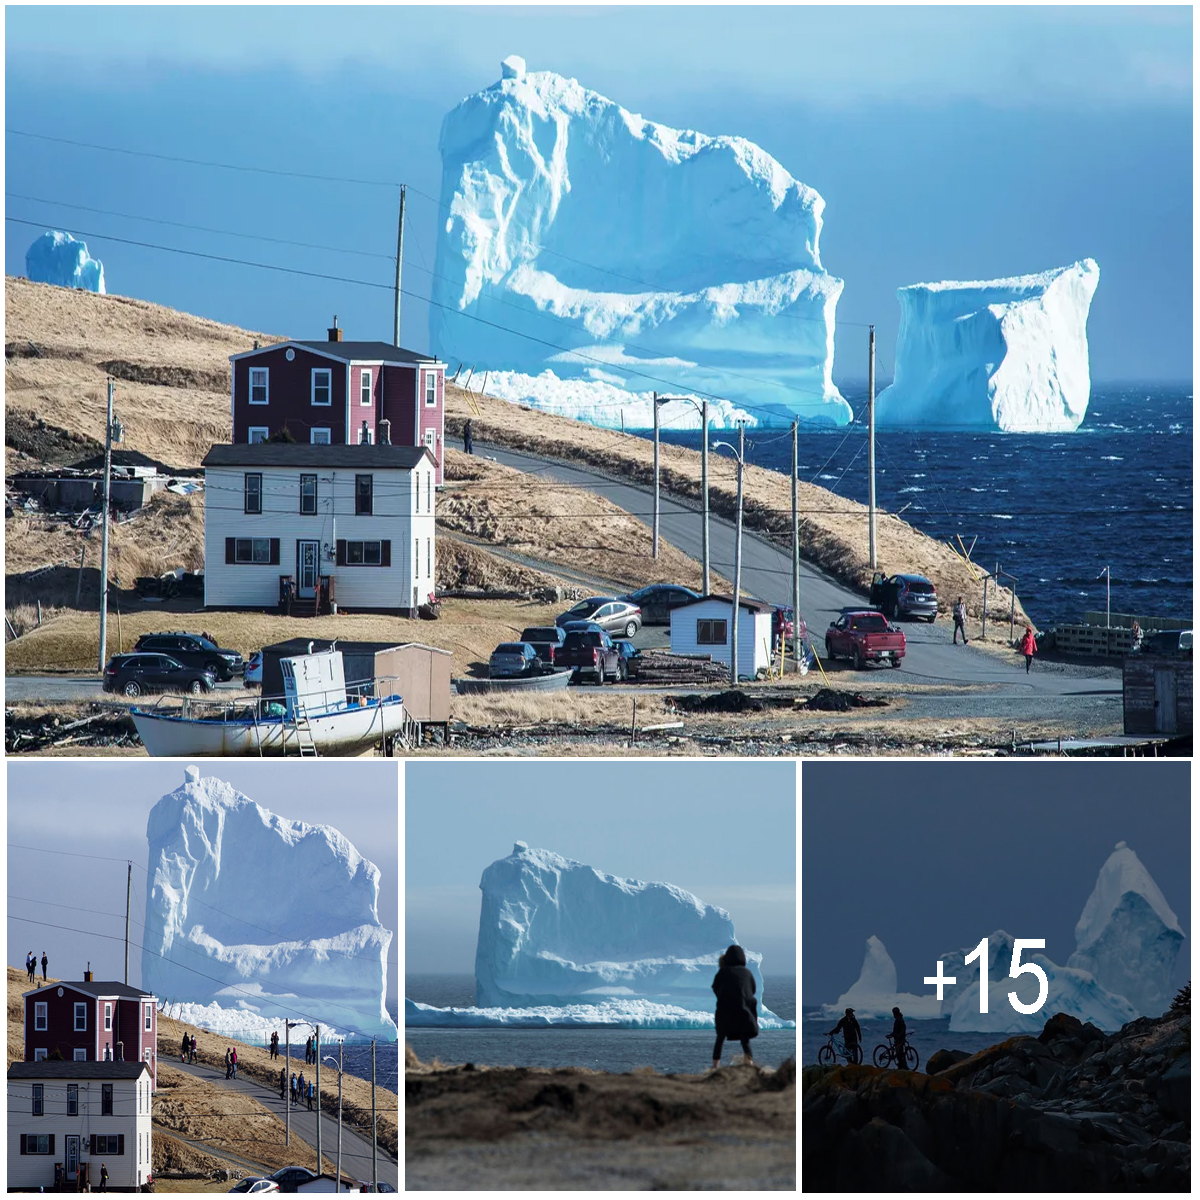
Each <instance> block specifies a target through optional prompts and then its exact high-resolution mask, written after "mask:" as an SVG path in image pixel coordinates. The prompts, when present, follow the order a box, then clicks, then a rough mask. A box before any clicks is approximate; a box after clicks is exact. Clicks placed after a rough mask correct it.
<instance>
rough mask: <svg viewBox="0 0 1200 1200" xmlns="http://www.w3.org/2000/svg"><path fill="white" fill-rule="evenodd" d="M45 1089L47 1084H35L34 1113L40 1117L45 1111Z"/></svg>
mask: <svg viewBox="0 0 1200 1200" xmlns="http://www.w3.org/2000/svg"><path fill="white" fill-rule="evenodd" d="M44 1089H45V1084H41V1083H35V1084H34V1085H33V1115H34V1116H35V1117H40V1116H41V1115H42V1112H43V1108H42V1105H43V1096H44V1094H45V1092H44Z"/></svg>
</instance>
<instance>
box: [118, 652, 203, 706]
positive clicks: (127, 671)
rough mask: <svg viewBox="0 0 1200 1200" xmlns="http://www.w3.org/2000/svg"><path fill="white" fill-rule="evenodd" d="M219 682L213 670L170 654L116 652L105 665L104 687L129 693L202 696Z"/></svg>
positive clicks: (134, 694) (133, 694)
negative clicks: (184, 662) (178, 693)
mask: <svg viewBox="0 0 1200 1200" xmlns="http://www.w3.org/2000/svg"><path fill="white" fill-rule="evenodd" d="M216 686H217V680H216V676H214V675H213V674H212V673H211V672H210V671H204V670H200V669H198V668H196V667H185V666H184V665H183V663H181V662H179V661H178V660H177V659H174V658H171V656H170V655H168V654H144V653H141V652H138V653H134V654H114V655H113V656H112V658H110V659H109V660H108V665H107V666H106V667H105V668H104V690H105V691H106V692H123V693H124V694H125V695H126V696H144V695H148V694H150V693H151V692H191V694H192V695H193V696H199V695H201V694H202V693H204V692H211V691H212V690H213V688H215V687H216Z"/></svg>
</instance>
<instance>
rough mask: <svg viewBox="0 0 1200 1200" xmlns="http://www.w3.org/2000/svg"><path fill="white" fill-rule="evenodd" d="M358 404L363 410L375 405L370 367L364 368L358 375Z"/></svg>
mask: <svg viewBox="0 0 1200 1200" xmlns="http://www.w3.org/2000/svg"><path fill="white" fill-rule="evenodd" d="M364 395H365V398H364ZM358 403H359V405H360V407H362V408H370V407H371V405H372V404H373V403H374V397H373V393H372V391H371V368H370V367H363V368H362V369H361V370H360V371H359V373H358Z"/></svg>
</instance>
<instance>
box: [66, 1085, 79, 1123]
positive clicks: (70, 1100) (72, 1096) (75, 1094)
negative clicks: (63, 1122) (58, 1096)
mask: <svg viewBox="0 0 1200 1200" xmlns="http://www.w3.org/2000/svg"><path fill="white" fill-rule="evenodd" d="M72 1105H74V1107H72ZM67 1116H68V1117H77V1116H79V1084H77V1083H68V1084H67Z"/></svg>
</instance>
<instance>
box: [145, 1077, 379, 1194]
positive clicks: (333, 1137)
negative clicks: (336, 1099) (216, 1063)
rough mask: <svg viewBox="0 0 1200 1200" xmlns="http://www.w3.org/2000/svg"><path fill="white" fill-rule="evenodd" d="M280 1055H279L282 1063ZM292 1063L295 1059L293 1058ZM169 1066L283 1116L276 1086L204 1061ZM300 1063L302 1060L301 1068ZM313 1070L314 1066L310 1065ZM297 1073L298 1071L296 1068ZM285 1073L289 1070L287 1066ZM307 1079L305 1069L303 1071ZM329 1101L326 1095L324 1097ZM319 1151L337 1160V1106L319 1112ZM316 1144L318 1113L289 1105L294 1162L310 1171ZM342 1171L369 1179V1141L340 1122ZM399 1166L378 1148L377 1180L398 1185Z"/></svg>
mask: <svg viewBox="0 0 1200 1200" xmlns="http://www.w3.org/2000/svg"><path fill="white" fill-rule="evenodd" d="M282 1062H283V1059H282V1058H281V1059H280V1064H281V1065H282ZM292 1062H293V1064H294V1063H295V1059H293V1060H292ZM169 1065H170V1066H172V1067H174V1068H175V1069H176V1070H177V1071H186V1072H187V1073H188V1074H189V1075H195V1076H196V1077H197V1078H198V1079H203V1080H205V1081H207V1082H208V1083H215V1084H217V1085H218V1086H219V1087H223V1088H229V1089H230V1090H232V1091H236V1092H241V1093H243V1094H244V1095H247V1096H251V1097H253V1098H254V1099H255V1100H257V1101H258V1102H259V1104H261V1105H263V1106H264V1107H266V1108H268V1109H270V1110H271V1112H273V1113H274V1114H275V1115H276V1116H277V1117H278V1118H279V1119H280V1120H281V1121H282V1120H283V1119H284V1111H285V1108H286V1103H285V1101H283V1100H281V1099H280V1098H279V1089H278V1088H275V1089H270V1088H265V1087H263V1086H262V1084H260V1083H258V1082H256V1081H255V1080H253V1079H251V1078H250V1077H249V1076H246V1075H239V1076H238V1077H237V1079H226V1078H225V1072H224V1071H223V1070H218V1069H214V1068H213V1067H207V1066H205V1065H204V1064H203V1063H194V1064H184V1063H179V1062H174V1061H172V1062H171V1063H170V1064H169ZM302 1067H303V1063H301V1068H302ZM311 1069H312V1070H314V1071H315V1069H316V1068H311ZM331 1070H332V1071H333V1073H332V1074H327V1073H326V1072H325V1070H324V1069H322V1072H321V1073H322V1075H326V1082H327V1081H328V1080H330V1079H332V1080H333V1081H334V1083H336V1082H337V1071H336V1069H333V1068H331ZM297 1073H298V1072H297ZM288 1074H289V1075H290V1074H291V1071H290V1070H289V1072H288ZM305 1078H306V1079H307V1073H306V1075H305ZM326 1103H328V1099H326ZM321 1117H322V1120H321V1153H322V1155H324V1156H325V1157H326V1158H328V1159H330V1160H331V1161H333V1162H336V1161H337V1110H336V1108H335V1110H334V1113H333V1115H332V1116H330V1114H329V1113H328V1112H325V1113H322V1114H321ZM298 1138H299V1139H301V1140H303V1141H305V1142H307V1143H308V1146H309V1147H312V1148H311V1149H310V1148H306V1147H305V1146H302V1145H299V1144H298V1142H297V1139H298ZM316 1144H317V1113H316V1111H315V1110H314V1111H313V1112H309V1111H308V1108H307V1106H300V1105H297V1106H296V1107H295V1108H293V1109H292V1149H294V1150H295V1151H296V1158H295V1162H296V1165H297V1166H301V1167H308V1169H309V1170H310V1171H311V1170H312V1169H313V1167H314V1165H315V1164H316V1150H315V1147H316ZM342 1173H343V1174H345V1175H349V1176H352V1177H353V1178H354V1179H359V1180H362V1181H364V1182H367V1183H369V1182H370V1180H371V1143H370V1141H369V1140H368V1139H367V1138H363V1137H360V1136H359V1135H358V1134H357V1133H355V1132H353V1131H352V1130H351V1129H350V1128H349V1127H348V1126H347V1125H345V1124H343V1125H342ZM399 1176H400V1168H399V1166H398V1165H397V1163H396V1160H395V1159H393V1158H391V1157H390V1156H389V1155H388V1154H387V1153H386V1152H385V1151H384V1150H383V1149H380V1151H379V1181H380V1182H381V1183H390V1184H391V1185H392V1187H394V1188H396V1189H397V1190H398V1189H399V1186H400V1181H399Z"/></svg>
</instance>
